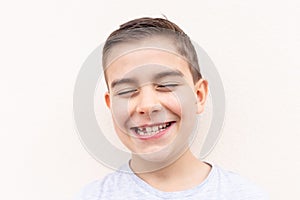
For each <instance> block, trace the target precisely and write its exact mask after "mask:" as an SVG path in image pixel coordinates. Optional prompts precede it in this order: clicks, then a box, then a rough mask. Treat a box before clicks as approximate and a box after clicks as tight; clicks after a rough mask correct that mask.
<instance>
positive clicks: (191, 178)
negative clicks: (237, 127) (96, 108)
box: [79, 18, 266, 200]
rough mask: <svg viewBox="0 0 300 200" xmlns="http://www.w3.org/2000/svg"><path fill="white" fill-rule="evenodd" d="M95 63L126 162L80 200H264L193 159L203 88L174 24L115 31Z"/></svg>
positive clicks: (145, 21)
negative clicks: (127, 154)
mask: <svg viewBox="0 0 300 200" xmlns="http://www.w3.org/2000/svg"><path fill="white" fill-rule="evenodd" d="M102 64H103V69H104V72H105V79H106V83H107V87H108V92H107V93H106V94H105V102H106V105H107V106H108V108H109V109H110V110H111V114H112V119H113V123H114V128H115V131H116V133H117V135H118V137H119V138H120V140H121V141H122V143H123V144H124V145H125V146H126V147H127V148H128V149H129V150H130V151H131V152H132V157H131V159H130V161H129V162H128V164H125V165H124V166H123V167H122V168H121V169H120V170H118V171H116V172H114V173H112V174H109V175H107V176H106V177H105V178H104V179H103V180H101V181H96V182H93V183H91V184H89V185H88V186H86V188H85V189H84V190H82V192H81V194H80V197H79V199H82V200H98V199H130V200H134V199H151V200H152V199H218V200H222V199H230V200H235V199H249V200H250V199H253V200H254V199H255V200H256V199H266V197H265V195H264V193H263V192H261V191H260V190H259V189H258V188H257V187H256V186H255V185H253V184H252V183H250V182H248V181H246V180H245V179H243V178H241V177H240V176H238V175H237V174H234V173H231V172H227V171H225V170H222V169H221V168H219V167H218V166H215V165H212V164H209V163H205V162H203V161H201V160H199V159H198V158H196V157H195V156H194V155H193V154H192V152H191V150H190V147H189V145H190V143H191V140H192V138H193V137H194V132H195V131H194V129H195V126H196V121H197V120H196V119H197V115H198V114H200V113H202V112H203V110H204V106H205V101H206V97H207V94H208V83H207V81H206V80H204V79H203V78H202V75H201V73H200V69H199V64H198V59H197V54H196V52H195V49H194V47H193V45H192V43H191V41H190V39H189V37H188V36H187V35H186V34H185V33H184V32H183V31H182V30H181V29H180V28H179V27H178V26H177V25H176V24H174V23H172V22H170V21H168V20H166V19H161V18H139V19H135V20H132V21H129V22H127V23H125V24H123V25H121V26H120V28H119V29H118V30H116V31H114V32H113V33H112V34H111V35H110V36H109V37H108V39H107V40H106V42H105V45H104V48H103V55H102Z"/></svg>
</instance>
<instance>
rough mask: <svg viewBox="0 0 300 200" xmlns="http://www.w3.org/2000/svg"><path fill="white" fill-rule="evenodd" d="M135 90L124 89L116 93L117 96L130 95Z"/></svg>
mask: <svg viewBox="0 0 300 200" xmlns="http://www.w3.org/2000/svg"><path fill="white" fill-rule="evenodd" d="M135 92H137V89H124V90H120V91H118V92H117V93H116V94H117V95H119V96H126V95H132V94H133V93H135Z"/></svg>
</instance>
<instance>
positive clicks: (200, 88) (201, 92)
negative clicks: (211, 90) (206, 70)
mask: <svg viewBox="0 0 300 200" xmlns="http://www.w3.org/2000/svg"><path fill="white" fill-rule="evenodd" d="M195 91H196V95H197V96H196V97H197V114H200V113H202V112H203V110H204V106H205V102H206V98H207V95H208V82H207V80H204V79H200V80H199V81H198V82H197V83H196V84H195Z"/></svg>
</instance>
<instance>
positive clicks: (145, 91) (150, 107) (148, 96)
mask: <svg viewBox="0 0 300 200" xmlns="http://www.w3.org/2000/svg"><path fill="white" fill-rule="evenodd" d="M161 110H162V105H161V103H160V101H159V96H158V94H157V93H156V92H155V89H154V88H153V87H152V86H151V85H147V86H143V87H142V88H141V90H140V94H139V95H138V99H137V105H136V112H137V113H138V114H141V115H151V114H152V113H155V112H159V111H161Z"/></svg>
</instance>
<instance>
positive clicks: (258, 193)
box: [214, 166, 268, 200]
mask: <svg viewBox="0 0 300 200" xmlns="http://www.w3.org/2000/svg"><path fill="white" fill-rule="evenodd" d="M214 168H215V169H214V176H215V178H214V179H215V180H216V181H217V182H218V185H219V189H220V190H221V191H223V193H224V194H226V195H230V196H235V197H237V198H238V199H249V200H266V199H268V196H267V194H266V192H265V191H264V190H263V189H262V188H260V187H258V186H257V185H256V184H255V183H253V182H252V181H250V180H248V179H246V178H244V177H242V176H241V175H239V174H238V173H235V172H231V171H227V170H224V169H222V168H220V167H218V166H214Z"/></svg>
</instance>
